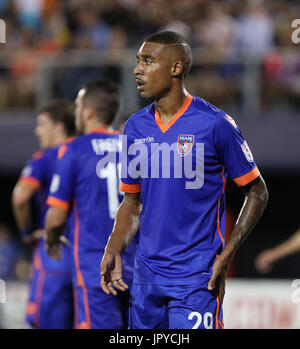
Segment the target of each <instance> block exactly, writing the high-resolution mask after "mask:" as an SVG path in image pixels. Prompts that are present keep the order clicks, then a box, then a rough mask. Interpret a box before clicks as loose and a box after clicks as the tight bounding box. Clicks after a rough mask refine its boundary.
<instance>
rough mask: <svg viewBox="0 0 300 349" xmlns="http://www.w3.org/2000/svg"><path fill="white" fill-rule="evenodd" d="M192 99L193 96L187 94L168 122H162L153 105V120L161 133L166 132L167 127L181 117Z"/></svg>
mask: <svg viewBox="0 0 300 349" xmlns="http://www.w3.org/2000/svg"><path fill="white" fill-rule="evenodd" d="M192 100H193V96H192V95H190V94H188V95H187V97H186V99H185V101H184V103H183V105H182V107H181V108H180V109H179V110H178V112H177V113H176V114H175V116H174V117H173V118H172V119H171V121H170V122H169V123H168V124H164V123H162V121H161V119H160V116H159V113H158V110H157V109H156V107H155V121H156V123H157V125H158V127H159V128H160V130H161V131H162V132H163V133H165V132H167V131H168V129H169V128H170V127H171V126H172V125H173V124H174V123H175V122H176V121H177V120H178V119H179V118H180V117H181V115H183V114H184V113H185V111H186V110H187V109H188V107H189V106H190V104H191V102H192Z"/></svg>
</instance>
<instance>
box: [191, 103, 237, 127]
mask: <svg viewBox="0 0 300 349" xmlns="http://www.w3.org/2000/svg"><path fill="white" fill-rule="evenodd" d="M192 108H193V109H194V112H196V113H197V112H199V113H200V114H201V116H202V117H203V116H204V117H206V118H207V119H209V120H211V121H212V122H213V123H214V124H215V125H216V126H217V127H221V128H223V127H224V128H227V127H229V128H231V127H233V128H235V129H237V130H239V127H238V125H237V123H236V122H235V120H234V119H233V118H232V117H231V116H230V115H229V114H227V113H226V112H225V111H224V110H222V109H220V108H218V107H216V106H215V105H213V104H212V103H210V102H208V101H206V100H204V99H203V98H200V97H197V96H194V99H193V105H192Z"/></svg>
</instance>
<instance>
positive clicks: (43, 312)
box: [26, 268, 74, 329]
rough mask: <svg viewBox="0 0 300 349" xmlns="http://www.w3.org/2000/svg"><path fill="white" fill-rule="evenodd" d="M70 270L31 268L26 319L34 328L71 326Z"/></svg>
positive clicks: (72, 320) (72, 325)
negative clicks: (67, 271)
mask: <svg viewBox="0 0 300 349" xmlns="http://www.w3.org/2000/svg"><path fill="white" fill-rule="evenodd" d="M73 314H74V311H73V288H72V274H71V273H62V272H60V273H57V272H51V271H47V270H45V269H42V268H39V269H33V273H32V279H31V287H30V294H29V300H28V304H27V313H26V322H27V324H28V325H29V326H30V327H31V328H36V329H71V328H74V315H73Z"/></svg>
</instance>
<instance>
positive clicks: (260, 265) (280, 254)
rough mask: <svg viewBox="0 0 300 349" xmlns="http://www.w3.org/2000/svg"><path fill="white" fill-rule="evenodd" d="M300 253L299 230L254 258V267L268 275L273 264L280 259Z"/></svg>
mask: <svg viewBox="0 0 300 349" xmlns="http://www.w3.org/2000/svg"><path fill="white" fill-rule="evenodd" d="M299 251H300V229H298V230H296V231H295V232H294V234H293V235H292V236H291V237H289V238H288V239H287V240H285V241H283V242H282V243H280V244H278V245H277V246H274V247H272V248H269V249H267V250H263V251H262V252H260V253H259V254H258V256H257V257H256V258H255V267H256V269H257V270H258V271H259V272H260V273H268V272H270V271H271V270H272V267H273V264H274V263H275V262H278V261H280V260H281V259H283V258H285V257H288V256H290V255H292V254H294V253H297V252H299Z"/></svg>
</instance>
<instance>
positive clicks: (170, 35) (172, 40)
mask: <svg viewBox="0 0 300 349" xmlns="http://www.w3.org/2000/svg"><path fill="white" fill-rule="evenodd" d="M145 42H154V43H157V44H162V45H172V44H182V45H183V47H184V50H183V51H184V62H183V64H184V72H183V76H184V77H185V76H186V75H188V73H189V71H190V69H191V66H192V60H193V57H192V49H191V46H190V44H189V42H188V41H187V39H186V38H185V37H184V36H183V35H181V34H179V33H177V32H174V31H171V30H165V31H160V32H157V33H154V34H151V35H149V36H148V37H147V38H146V39H145Z"/></svg>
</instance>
